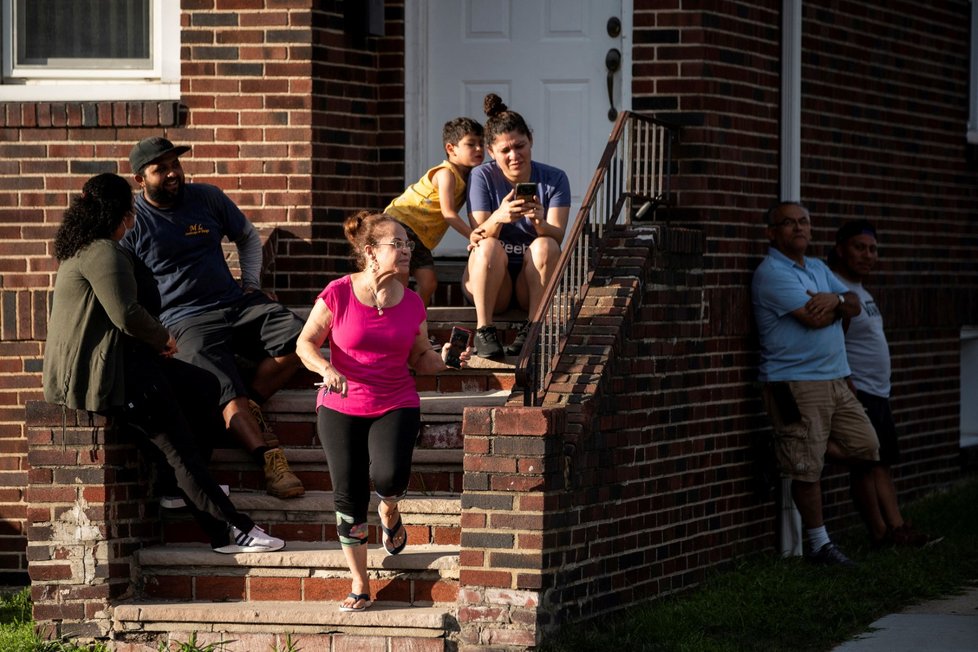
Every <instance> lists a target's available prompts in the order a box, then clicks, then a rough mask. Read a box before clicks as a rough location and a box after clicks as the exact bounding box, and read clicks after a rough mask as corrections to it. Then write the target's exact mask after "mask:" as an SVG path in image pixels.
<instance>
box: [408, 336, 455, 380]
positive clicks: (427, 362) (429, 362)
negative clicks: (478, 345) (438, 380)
mask: <svg viewBox="0 0 978 652" xmlns="http://www.w3.org/2000/svg"><path fill="white" fill-rule="evenodd" d="M449 347H451V344H450V343H448V342H446V343H445V345H444V346H442V348H441V355H439V354H438V352H437V351H435V350H434V349H432V348H431V342H429V341H428V324H427V323H423V324H421V328H420V329H419V332H418V335H417V337H415V338H414V344H413V345H412V346H411V353H410V354H409V355H408V365H410V366H411V368H412V369H414V370H415V371H416V372H418V373H419V374H437V373H441V372H443V371H447V370H449V369H452V367H449V366H448V365H446V364H445V356H446V355H447V353H448V349H449ZM470 357H471V354H470V352H469V348H466V349H465V350H464V351H462V353H461V354H460V356H459V358H460V360H461V363H462V366H463V367H464V366H465V365H466V364H468V361H469V358H470Z"/></svg>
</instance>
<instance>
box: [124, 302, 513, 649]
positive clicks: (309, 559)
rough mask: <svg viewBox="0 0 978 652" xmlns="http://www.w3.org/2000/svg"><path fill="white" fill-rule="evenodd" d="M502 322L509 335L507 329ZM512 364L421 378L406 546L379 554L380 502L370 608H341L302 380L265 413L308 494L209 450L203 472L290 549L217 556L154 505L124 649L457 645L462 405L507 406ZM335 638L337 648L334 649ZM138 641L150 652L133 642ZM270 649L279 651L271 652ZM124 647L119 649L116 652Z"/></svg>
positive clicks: (445, 318) (318, 455)
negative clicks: (164, 644) (152, 540)
mask: <svg viewBox="0 0 978 652" xmlns="http://www.w3.org/2000/svg"><path fill="white" fill-rule="evenodd" d="M509 317H511V319H503V320H501V321H500V322H498V325H499V326H500V327H501V330H503V329H505V330H509V331H510V332H509V333H506V336H507V337H511V335H512V329H513V328H515V324H514V322H515V320H517V319H519V318H521V317H520V316H519V315H511V316H509ZM474 319H475V314H474V310H472V309H469V308H432V309H431V310H429V330H430V333H431V334H432V335H434V336H435V338H436V339H437V340H439V341H444V340H445V339H447V336H448V332H449V331H450V329H451V327H452V326H453V325H456V324H459V325H467V326H470V327H473V328H474ZM512 362H513V360H512V359H510V360H508V361H506V363H494V362H491V361H487V360H483V359H481V358H473V363H472V364H471V366H470V368H468V369H465V370H462V371H459V372H457V373H454V372H453V373H449V374H443V375H439V376H416V383H417V386H418V390H419V392H420V394H421V405H422V407H421V412H422V428H421V433H420V436H419V440H418V445H417V448H416V449H415V454H414V464H413V473H412V478H411V482H410V484H409V490H408V496H407V497H406V498H405V499H404V501H403V502H402V503H401V513H402V517H403V519H404V524H405V527H406V528H407V531H408V537H409V547H408V548H407V550H406V551H405V552H404V553H402V554H401V555H397V556H393V557H390V556H387V555H385V553H384V551H383V549H382V547H381V546H380V540H381V538H380V528H379V526H378V525H379V520H378V518H377V515H376V499H375V500H374V503H373V505H372V509H371V512H370V513H371V517H370V534H369V541H370V551H369V553H368V563H369V568H370V575H371V590H372V592H373V598H374V606H373V607H372V608H371V609H369V610H368V611H366V612H363V613H341V612H339V611H338V609H337V603H338V602H339V601H340V600H341V599H342V598H343V597H344V596H346V594H347V593H349V591H350V580H349V571H348V568H347V565H346V561H345V560H344V558H343V553H342V551H341V549H340V546H339V543H338V542H337V538H336V530H335V520H334V513H333V501H332V493H331V491H330V489H331V486H330V483H329V472H328V469H327V467H326V460H325V455H324V453H323V451H322V449H321V447H320V446H319V443H318V439H317V438H316V435H315V423H314V414H313V405H314V396H315V393H314V390H313V389H312V383H313V382H314V381H315V380H317V378H314V377H313V376H312V375H310V374H305V373H301V374H299V377H298V378H296V379H295V380H294V382H293V383H292V385H291V386H290V387H289V388H287V389H284V390H282V391H281V392H279V393H278V394H276V396H275V397H273V398H272V399H271V400H270V401H268V402H267V403H266V405H265V406H264V412H265V417H266V419H267V420H268V421H269V422H270V423H271V425H272V427H273V428H274V430H275V432H276V434H277V435H278V436H279V438H280V440H281V441H282V444H283V446H284V447H285V449H286V455H287V457H288V458H289V461H290V466H291V467H292V469H293V471H294V472H295V473H296V474H297V475H298V476H299V477H300V478H302V480H303V482H304V483H305V486H306V494H305V495H304V496H302V497H299V498H294V499H290V500H280V499H277V498H274V497H272V496H269V495H267V494H266V493H264V491H263V490H262V485H263V480H262V477H261V473H260V470H259V469H258V468H257V466H256V465H255V464H254V463H253V462H252V461H251V460H250V459H249V458H248V456H247V455H246V454H245V453H244V452H243V451H242V450H241V449H239V448H236V447H234V448H232V447H229V448H220V449H218V450H216V451H215V453H214V456H213V459H212V464H211V468H212V470H213V471H214V474H215V476H216V477H217V479H218V481H219V482H221V483H223V484H228V485H230V486H231V499H232V500H233V502H234V503H235V505H237V506H238V507H239V508H240V509H242V511H244V512H246V513H248V514H249V515H250V516H251V517H252V518H253V519H254V520H255V521H256V522H257V523H258V524H259V525H261V526H262V527H263V528H265V529H266V530H267V531H268V532H270V533H271V534H273V535H275V536H279V537H281V538H283V539H285V540H286V541H287V542H288V545H287V546H286V548H285V549H284V550H281V551H279V552H275V553H264V554H254V555H218V554H215V553H213V552H212V551H211V550H210V549H209V547H208V546H207V545H206V543H204V542H205V541H206V539H205V537H204V536H203V534H202V533H201V532H200V531H199V529H198V528H197V526H196V524H195V523H194V522H193V520H192V519H191V518H190V517H189V515H188V514H187V513H186V510H161V512H162V520H163V527H162V539H163V541H164V544H163V545H158V546H153V547H148V548H143V549H141V550H139V551H138V552H137V553H136V556H135V562H134V564H133V566H134V568H133V587H134V594H135V595H136V596H137V597H136V598H135V599H133V600H128V601H126V602H125V603H123V604H119V605H117V606H116V607H115V609H114V614H113V629H114V637H115V639H116V641H117V642H118V643H121V644H123V645H125V644H128V645H130V646H131V647H130V648H129V649H132V650H143V649H146V650H155V649H156V647H155V645H156V642H158V641H159V640H166V641H168V642H172V641H178V642H185V641H187V640H189V638H190V636H191V634H193V633H196V637H197V641H198V642H199V643H208V642H218V641H234V642H233V643H229V644H228V646H227V647H226V649H227V650H242V651H243V650H279V649H281V650H285V649H287V647H286V643H287V638H286V637H287V636H288V635H291V637H292V638H291V640H292V641H293V642H298V645H299V647H301V648H302V649H304V650H305V649H310V650H312V649H315V650H320V649H322V650H334V649H335V650H339V649H343V650H346V649H350V650H353V649H357V650H360V649H364V650H374V649H376V650H385V651H386V650H405V651H408V650H410V651H425V652H427V651H429V650H430V651H432V652H433V651H434V650H455V649H457V648H458V645H459V643H458V629H459V627H458V623H457V620H456V615H457V599H458V579H459V543H460V533H461V526H460V513H461V491H462V458H463V450H462V436H461V420H462V411H463V409H464V407H468V406H493V405H502V404H504V403H506V402H507V400H509V398H510V396H511V394H512V388H513V382H514V378H513V369H512ZM340 641H342V642H340ZM143 644H145V645H146V646H147V647H138V646H139V645H143ZM276 646H277V647H276ZM120 649H126V648H120Z"/></svg>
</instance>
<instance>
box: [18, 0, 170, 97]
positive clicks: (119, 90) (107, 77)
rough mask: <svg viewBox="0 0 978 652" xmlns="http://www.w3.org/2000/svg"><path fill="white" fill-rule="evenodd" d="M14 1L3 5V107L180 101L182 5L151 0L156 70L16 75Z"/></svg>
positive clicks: (40, 71) (51, 70)
mask: <svg viewBox="0 0 978 652" xmlns="http://www.w3.org/2000/svg"><path fill="white" fill-rule="evenodd" d="M14 1H15V0H0V11H2V15H0V24H2V32H0V47H2V48H3V50H2V52H0V59H2V61H3V69H2V71H0V101H6V102H91V101H106V102H108V101H143V100H149V101H152V100H179V99H180V3H179V2H174V1H173V0H150V11H151V16H152V18H151V21H152V28H153V32H152V34H151V37H150V41H151V48H152V52H153V56H152V59H153V67H152V68H143V69H134V68H126V69H109V68H106V69H101V70H99V69H95V70H92V69H88V70H79V69H68V68H62V69H57V68H48V69H44V68H33V67H28V68H22V69H19V70H14V69H13V62H14V58H15V57H14V38H13V36H14V34H13V30H14V25H13V4H14Z"/></svg>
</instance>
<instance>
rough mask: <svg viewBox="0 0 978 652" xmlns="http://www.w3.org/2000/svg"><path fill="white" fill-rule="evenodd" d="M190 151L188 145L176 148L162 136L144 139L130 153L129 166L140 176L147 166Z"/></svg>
mask: <svg viewBox="0 0 978 652" xmlns="http://www.w3.org/2000/svg"><path fill="white" fill-rule="evenodd" d="M189 151H190V148H189V147H187V146H186V145H181V146H180V147H174V146H173V143H171V142H170V141H168V140H167V139H166V138H163V137H162V136H152V137H150V138H143V139H142V140H141V141H139V142H138V143H136V145H135V146H134V147H133V148H132V151H131V152H129V165H130V167H132V171H133V174H140V173H142V171H143V169H144V168H145V167H146V166H147V165H149V164H150V163H155V162H156V161H158V160H160V159H161V158H163V157H164V156H166V155H167V154H178V155H179V154H183V153H184V152H189Z"/></svg>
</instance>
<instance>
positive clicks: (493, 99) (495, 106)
mask: <svg viewBox="0 0 978 652" xmlns="http://www.w3.org/2000/svg"><path fill="white" fill-rule="evenodd" d="M482 108H483V110H484V111H485V112H486V115H487V116H489V117H490V118H492V117H494V116H497V115H499V114H500V113H502V112H503V111H506V110H507V109H508V108H509V107H508V106H506V104H505V103H504V102H503V98H501V97H499V96H498V95H496V94H495V93H489V94H488V95H486V99H484V100H483V101H482Z"/></svg>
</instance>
